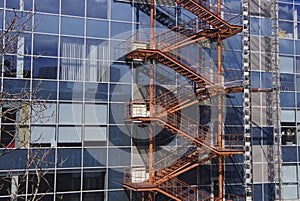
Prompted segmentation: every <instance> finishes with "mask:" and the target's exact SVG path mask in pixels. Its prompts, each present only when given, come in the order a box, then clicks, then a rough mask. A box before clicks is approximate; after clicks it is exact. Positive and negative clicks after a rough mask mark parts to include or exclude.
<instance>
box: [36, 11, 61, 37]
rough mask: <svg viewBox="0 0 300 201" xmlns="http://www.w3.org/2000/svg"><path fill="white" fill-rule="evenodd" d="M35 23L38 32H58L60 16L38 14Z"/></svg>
mask: <svg viewBox="0 0 300 201" xmlns="http://www.w3.org/2000/svg"><path fill="white" fill-rule="evenodd" d="M35 23H36V27H35V31H37V32H46V33H56V34H58V16H53V15H42V14H36V15H35Z"/></svg>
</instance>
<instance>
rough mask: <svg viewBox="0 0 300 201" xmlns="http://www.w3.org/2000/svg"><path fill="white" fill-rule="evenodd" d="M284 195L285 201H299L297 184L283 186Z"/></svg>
mask: <svg viewBox="0 0 300 201" xmlns="http://www.w3.org/2000/svg"><path fill="white" fill-rule="evenodd" d="M282 194H283V195H282V197H283V199H298V188H297V184H286V185H283V191H282Z"/></svg>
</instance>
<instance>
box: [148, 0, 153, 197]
mask: <svg viewBox="0 0 300 201" xmlns="http://www.w3.org/2000/svg"><path fill="white" fill-rule="evenodd" d="M153 39H154V0H151V5H150V49H153V48H154V41H153ZM149 78H150V84H149V85H150V86H149V110H150V111H149V112H150V117H152V114H153V60H152V61H150V72H149ZM149 182H150V183H152V182H153V127H152V125H151V124H150V125H149ZM148 199H149V200H152V195H151V193H149V196H148Z"/></svg>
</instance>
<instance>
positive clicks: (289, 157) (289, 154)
mask: <svg viewBox="0 0 300 201" xmlns="http://www.w3.org/2000/svg"><path fill="white" fill-rule="evenodd" d="M282 159H283V162H296V161H297V148H296V147H289V146H282Z"/></svg>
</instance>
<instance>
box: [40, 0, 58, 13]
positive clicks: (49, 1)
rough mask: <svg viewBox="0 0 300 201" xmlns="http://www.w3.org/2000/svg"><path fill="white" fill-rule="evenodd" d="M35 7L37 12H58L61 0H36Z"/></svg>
mask: <svg viewBox="0 0 300 201" xmlns="http://www.w3.org/2000/svg"><path fill="white" fill-rule="evenodd" d="M35 9H36V11H37V12H46V13H57V14H58V11H59V1H53V0H35Z"/></svg>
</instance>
